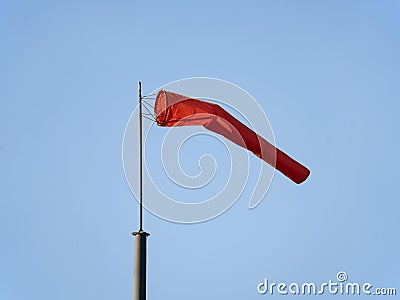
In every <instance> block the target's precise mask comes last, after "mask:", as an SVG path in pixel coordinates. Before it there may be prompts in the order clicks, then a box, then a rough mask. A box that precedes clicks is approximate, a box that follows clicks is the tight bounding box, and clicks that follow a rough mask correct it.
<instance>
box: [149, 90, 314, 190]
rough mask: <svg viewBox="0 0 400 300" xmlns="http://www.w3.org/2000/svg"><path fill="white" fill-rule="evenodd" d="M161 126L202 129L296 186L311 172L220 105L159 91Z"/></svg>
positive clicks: (159, 122) (156, 105)
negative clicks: (260, 162)
mask: <svg viewBox="0 0 400 300" xmlns="http://www.w3.org/2000/svg"><path fill="white" fill-rule="evenodd" d="M154 114H155V116H156V121H157V125H158V126H165V127H174V126H203V127H204V128H206V129H208V130H210V131H213V132H215V133H217V134H220V135H222V136H224V137H225V138H227V139H228V140H230V141H231V142H233V143H235V144H237V145H239V146H240V147H243V148H245V149H247V150H249V151H251V152H252V153H253V154H254V155H256V156H257V157H259V158H260V159H262V160H264V161H265V162H267V163H268V164H269V165H271V166H272V167H274V168H275V169H276V170H278V171H280V172H281V173H282V174H284V175H285V176H287V177H288V178H290V179H291V180H292V181H294V182H295V183H297V184H300V183H302V182H303V181H305V180H306V179H307V177H308V176H309V175H310V170H308V169H307V168H306V167H305V166H303V165H302V164H300V163H299V162H297V161H295V160H294V159H292V158H291V157H290V156H288V155H287V154H285V153H284V152H282V151H281V150H279V149H278V148H276V147H275V146H274V145H272V144H271V143H269V142H268V141H266V140H265V139H264V138H263V137H261V136H260V135H258V134H257V133H255V132H254V131H253V130H251V129H250V128H248V127H247V126H246V125H244V124H243V123H241V122H240V121H239V120H237V119H236V118H234V117H233V116H232V115H231V114H229V113H228V112H227V111H226V110H224V109H223V108H222V107H220V106H219V105H217V104H213V103H210V102H206V101H202V100H198V99H193V98H189V97H186V96H183V95H179V94H176V93H173V92H169V91H165V90H160V91H159V92H158V94H157V97H156V102H155V105H154Z"/></svg>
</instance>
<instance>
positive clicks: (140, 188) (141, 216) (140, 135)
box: [138, 81, 143, 231]
mask: <svg viewBox="0 0 400 300" xmlns="http://www.w3.org/2000/svg"><path fill="white" fill-rule="evenodd" d="M138 99H139V231H143V183H142V173H143V172H142V168H143V166H142V164H143V156H142V151H143V149H142V148H143V144H142V143H143V141H142V139H143V138H142V83H141V82H140V81H139V85H138Z"/></svg>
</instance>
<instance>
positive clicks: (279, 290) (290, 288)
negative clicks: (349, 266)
mask: <svg viewBox="0 0 400 300" xmlns="http://www.w3.org/2000/svg"><path fill="white" fill-rule="evenodd" d="M257 291H258V293H260V294H261V295H276V294H280V295H326V294H331V295H386V296H394V295H396V288H393V287H388V288H386V287H374V286H373V284H372V283H369V282H364V283H359V282H350V281H348V276H347V274H346V273H345V272H342V271H341V272H338V273H337V274H336V280H328V282H323V283H320V284H316V283H314V282H303V283H301V284H300V283H296V282H291V283H289V284H288V283H284V282H279V283H276V282H270V281H269V280H268V278H265V279H264V281H262V282H260V283H259V284H258V285H257Z"/></svg>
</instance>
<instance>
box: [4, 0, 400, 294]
mask: <svg viewBox="0 0 400 300" xmlns="http://www.w3.org/2000/svg"><path fill="white" fill-rule="evenodd" d="M399 11H400V4H399V2H397V1H389V0H388V1H246V2H243V1H242V2H232V1H196V2H191V1H168V2H167V1H151V2H146V1H73V0H72V1H34V2H33V1H9V2H5V1H3V2H1V8H0V28H1V29H0V38H1V45H2V46H1V47H0V66H1V68H0V101H1V102H0V103H1V109H0V134H1V140H0V179H1V185H0V237H1V239H0V298H1V299H129V298H131V295H132V280H133V278H132V277H133V267H132V262H133V238H132V237H131V236H130V232H131V231H134V230H136V229H137V224H138V220H137V216H138V210H137V202H136V201H135V200H134V198H133V196H132V194H131V192H130V190H129V188H128V186H127V184H126V181H125V178H124V173H123V168H122V161H121V147H122V146H121V145H122V137H123V133H124V129H125V125H126V123H127V121H128V119H129V116H130V114H131V112H132V110H133V109H134V107H135V105H136V101H137V100H136V93H137V91H136V87H137V81H139V80H141V81H142V82H143V89H144V93H149V92H151V91H152V90H154V89H156V88H158V87H160V86H161V85H163V84H166V83H168V82H170V81H174V80H178V79H181V78H186V77H193V76H209V77H215V78H221V79H224V80H228V81H230V82H232V83H234V84H237V85H239V86H240V87H242V88H244V89H245V90H247V91H248V92H249V93H251V94H252V95H253V96H254V97H255V98H256V99H257V100H258V101H259V103H260V105H261V106H262V108H263V109H264V111H265V112H266V114H267V116H268V118H269V120H270V122H271V125H272V128H273V130H274V134H275V138H276V143H277V145H278V146H279V147H280V148H282V149H285V150H287V151H288V153H289V154H293V155H294V156H295V157H296V158H298V159H299V160H300V161H301V162H303V163H304V164H305V165H307V166H308V167H309V168H310V169H311V172H312V173H311V176H310V178H309V179H308V181H307V182H305V183H304V184H303V185H301V186H297V185H295V184H293V183H292V182H290V181H289V180H287V179H286V178H285V177H283V176H281V175H280V174H276V175H275V178H274V180H273V182H272V185H271V188H270V190H269V192H268V194H267V196H266V198H265V199H264V201H263V202H262V203H261V204H260V205H259V206H258V207H257V208H256V209H254V210H248V208H247V205H248V199H247V198H246V196H247V197H248V193H244V194H243V196H242V197H241V198H240V199H239V200H238V202H237V203H236V204H235V205H234V206H233V207H232V208H231V209H230V210H228V211H227V212H226V213H224V214H223V215H221V216H220V217H218V218H216V219H214V220H211V221H209V222H204V223H201V224H196V225H181V224H175V223H170V222H166V221H164V220H162V219H159V218H157V217H155V216H153V215H152V214H150V213H147V212H146V213H145V229H146V230H147V231H148V232H150V233H151V236H150V237H149V240H148V241H149V249H148V250H149V251H148V259H149V263H148V299H188V298H190V299H205V298H207V299H220V298H226V299H228V298H229V299H262V298H268V297H269V298H271V297H272V296H270V295H259V294H258V293H257V289H256V287H257V284H258V283H259V282H261V281H262V280H264V278H265V277H268V278H269V279H270V280H272V281H275V282H282V281H283V282H299V283H301V282H304V281H315V282H316V283H320V282H325V281H328V280H329V279H335V277H336V273H337V272H339V271H345V272H346V273H347V274H348V276H349V280H351V281H358V282H367V281H368V282H371V283H373V284H374V286H376V287H396V288H397V289H398V290H399V289H400V286H399V285H398V282H399V279H400V273H399V268H398V266H399V257H398V252H399V240H398V231H397V229H398V228H399V225H400V224H399V223H400V221H399V218H398V211H399V208H400V207H399V202H398V196H397V193H398V189H397V186H398V183H397V180H398V169H399V167H400V160H399V158H398V156H397V155H398V153H399V152H400V144H399V140H398V128H399V121H398V120H399V118H398V112H399V109H400V106H399V98H400V90H399V78H400V74H399V70H400V59H399V53H400V35H399V32H398V31H399V30H398V29H399V25H400V21H399V18H398V15H399ZM274 297H276V298H279V295H277V296H274ZM297 297H299V298H302V297H301V296H297ZM315 297H318V296H315ZM325 297H326V298H328V299H329V298H330V297H329V295H326V296H324V298H325ZM331 297H345V296H338V295H336V296H331ZM352 297H355V296H352ZM382 297H383V296H381V297H380V298H382ZM388 297H389V296H388ZM350 298H351V296H350ZM371 298H374V296H371ZM383 298H384V297H383Z"/></svg>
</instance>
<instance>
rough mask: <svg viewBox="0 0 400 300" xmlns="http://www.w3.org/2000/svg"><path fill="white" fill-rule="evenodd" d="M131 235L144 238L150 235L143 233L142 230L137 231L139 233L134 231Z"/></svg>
mask: <svg viewBox="0 0 400 300" xmlns="http://www.w3.org/2000/svg"><path fill="white" fill-rule="evenodd" d="M132 235H135V236H136V235H145V236H149V235H150V233H148V232H145V231H143V230H139V231H134V232H132Z"/></svg>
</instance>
